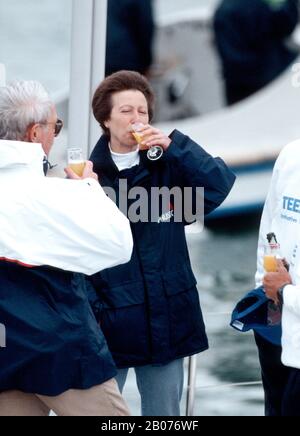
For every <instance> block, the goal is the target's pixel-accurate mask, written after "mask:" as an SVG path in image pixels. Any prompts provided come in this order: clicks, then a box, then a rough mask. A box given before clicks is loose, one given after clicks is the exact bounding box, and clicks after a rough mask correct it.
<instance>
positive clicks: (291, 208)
mask: <svg viewBox="0 0 300 436" xmlns="http://www.w3.org/2000/svg"><path fill="white" fill-rule="evenodd" d="M269 232H274V233H275V234H276V237H277V240H278V242H279V243H280V251H281V255H282V256H283V257H285V258H286V260H287V261H288V262H289V264H290V274H291V277H292V283H293V284H292V285H288V286H286V287H285V288H284V293H283V300H284V305H283V314H282V331H283V333H282V349H283V352H282V362H283V363H284V364H285V365H286V366H291V367H293V368H299V369H300V140H298V141H295V142H292V143H290V144H288V145H287V146H286V147H285V148H284V149H283V150H282V152H281V153H280V155H279V157H278V159H277V161H276V164H275V167H274V170H273V176H272V181H271V186H270V189H269V193H268V196H267V199H266V203H265V206H264V211H263V215H262V220H261V226H260V233H259V241H258V253H257V272H256V277H255V279H256V285H257V286H259V285H261V283H262V278H263V275H264V269H263V254H264V245H265V244H266V243H267V239H266V234H267V233H269Z"/></svg>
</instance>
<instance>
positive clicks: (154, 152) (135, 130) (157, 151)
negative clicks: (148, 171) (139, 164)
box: [131, 123, 164, 160]
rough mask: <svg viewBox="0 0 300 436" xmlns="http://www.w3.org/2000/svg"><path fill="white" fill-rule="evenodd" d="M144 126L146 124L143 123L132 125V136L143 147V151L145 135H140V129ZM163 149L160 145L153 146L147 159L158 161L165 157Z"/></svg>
mask: <svg viewBox="0 0 300 436" xmlns="http://www.w3.org/2000/svg"><path fill="white" fill-rule="evenodd" d="M143 126H144V124H142V123H134V124H132V125H131V127H132V132H131V133H132V135H133V137H134V138H135V140H136V142H137V143H138V144H139V145H142V147H140V149H141V150H143V144H142V142H143V135H142V133H140V129H141V128H142V127H143ZM163 152H164V150H163V148H162V147H161V146H160V145H153V146H151V147H150V148H149V149H148V152H147V157H148V159H149V160H158V159H160V158H161V157H162V155H163Z"/></svg>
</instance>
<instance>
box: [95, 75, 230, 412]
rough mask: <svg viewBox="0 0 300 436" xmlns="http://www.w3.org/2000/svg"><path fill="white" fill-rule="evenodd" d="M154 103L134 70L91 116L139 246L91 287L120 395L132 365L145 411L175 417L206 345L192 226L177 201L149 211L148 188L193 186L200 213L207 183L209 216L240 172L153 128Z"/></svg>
mask: <svg viewBox="0 0 300 436" xmlns="http://www.w3.org/2000/svg"><path fill="white" fill-rule="evenodd" d="M153 101H154V96H153V93H152V90H151V88H150V85H149V82H148V81H147V80H146V79H145V78H144V77H143V76H141V75H140V74H138V73H136V72H132V71H121V72H118V73H115V74H113V75H111V76H109V77H107V78H106V79H105V80H104V81H103V82H102V83H101V84H100V85H99V87H98V89H97V90H96V92H95V94H94V98H93V111H94V116H95V118H96V120H97V121H98V122H99V124H100V126H101V128H102V129H103V132H104V134H103V135H102V136H101V138H100V140H99V142H98V143H97V145H96V147H95V148H94V150H93V152H92V155H91V157H90V159H91V161H92V162H93V164H94V171H95V172H96V173H97V174H98V176H99V182H100V183H101V185H102V186H103V187H105V188H107V192H115V193H116V201H117V204H118V205H119V207H120V209H121V210H123V206H122V204H123V203H124V197H122V196H123V192H122V188H121V189H120V190H119V186H122V185H120V182H122V183H123V184H124V181H126V184H127V186H128V189H130V190H131V191H129V192H131V193H130V194H129V196H128V211H127V210H125V211H124V210H123V212H124V213H125V214H127V213H128V216H129V219H130V220H131V229H132V233H133V239H134V249H133V255H132V257H131V260H130V262H129V263H127V264H125V265H121V266H118V267H115V268H109V269H107V270H105V271H102V272H100V273H99V274H96V275H93V276H92V282H93V284H94V287H95V288H96V290H97V293H98V297H99V300H100V302H101V303H102V310H101V311H100V314H99V319H100V325H101V328H102V329H103V332H104V335H105V337H106V339H107V342H108V345H109V348H110V351H111V353H112V355H113V358H114V360H115V362H116V365H117V367H118V368H119V372H118V375H117V381H118V383H119V386H120V389H121V391H122V389H123V387H124V384H125V381H126V376H127V372H128V368H131V367H133V368H134V369H135V372H136V377H137V384H138V389H139V392H140V395H141V401H142V414H143V415H146V416H158V415H165V416H172V415H179V414H180V409H179V405H180V399H181V395H182V389H183V358H184V357H186V356H191V355H193V354H196V353H199V352H201V351H204V350H206V349H207V348H208V341H207V337H206V333H205V327H204V323H203V319H202V313H201V308H200V304H199V296H198V291H197V287H196V280H195V277H194V275H193V272H192V269H191V264H190V260H189V253H188V249H187V243H186V237H185V224H187V221H186V219H185V218H184V217H183V218H182V219H181V220H176V219H175V217H174V216H175V215H176V206H175V201H174V203H172V201H171V202H169V203H167V204H166V205H165V207H163V206H162V205H161V208H160V209H159V210H157V211H153V209H154V205H153V201H152V202H151V192H152V191H151V190H152V189H153V188H154V189H155V188H162V187H167V188H169V189H171V188H174V187H178V188H180V189H181V190H182V189H183V188H184V187H186V188H187V187H189V188H191V191H192V194H193V195H192V201H191V203H190V207H191V208H192V209H195V206H196V205H195V203H196V202H197V201H200V200H201V199H199V198H197V193H196V188H197V187H204V189H205V191H204V192H205V194H204V198H203V197H202V202H203V200H204V205H203V206H204V212H205V214H208V213H210V212H212V211H213V210H215V209H216V208H217V207H218V206H219V205H220V204H221V203H222V202H223V201H224V199H225V198H226V196H227V195H228V193H229V192H230V190H231V188H232V185H233V183H234V180H235V176H234V175H233V174H232V172H231V171H230V170H229V169H228V168H227V166H226V165H225V163H224V162H223V161H222V160H221V159H220V158H213V157H212V156H210V155H209V154H208V153H207V152H206V151H205V150H204V149H203V148H202V147H201V146H199V145H198V144H196V143H195V142H194V141H193V140H192V139H190V138H189V137H188V136H186V135H184V134H183V133H181V132H179V131H177V130H175V131H174V132H173V133H172V134H171V135H170V136H167V135H165V134H164V133H163V132H162V131H160V130H159V129H157V128H155V127H153V126H151V125H150V124H149V123H150V122H151V119H152V117H153V110H154V107H153ZM135 123H141V126H140V127H139V132H138V133H139V135H140V136H142V138H143V142H142V144H140V147H138V145H137V141H136V139H135V138H134V137H133V135H132V125H134V124H135ZM154 145H160V146H161V147H162V148H163V150H164V152H163V156H162V157H161V158H160V159H158V160H156V161H151V160H149V159H148V157H147V150H148V149H149V147H151V146H154ZM141 188H143V189H142V190H141ZM135 190H136V192H140V193H141V196H142V197H144V200H143V201H144V202H141V203H140V209H141V215H143V212H145V210H146V212H145V213H144V216H143V219H140V220H136V219H134V217H133V216H131V215H132V210H134V209H133V208H134V202H133V197H134V195H133V194H134V192H135ZM145 193H146V194H148V195H144V194H145ZM121 197H122V198H121ZM142 209H144V210H142ZM149 211H151V212H152V217H150V216H149V220H147V219H146V218H147V214H149V215H151V214H150V212H149ZM154 212H155V213H154Z"/></svg>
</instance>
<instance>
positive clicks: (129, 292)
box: [101, 281, 145, 309]
mask: <svg viewBox="0 0 300 436" xmlns="http://www.w3.org/2000/svg"><path fill="white" fill-rule="evenodd" d="M101 297H102V302H103V308H110V309H112V308H121V307H127V306H135V305H137V304H143V303H144V301H145V293H144V283H143V282H142V281H138V282H134V283H126V284H122V285H120V286H115V287H113V288H109V289H105V290H101Z"/></svg>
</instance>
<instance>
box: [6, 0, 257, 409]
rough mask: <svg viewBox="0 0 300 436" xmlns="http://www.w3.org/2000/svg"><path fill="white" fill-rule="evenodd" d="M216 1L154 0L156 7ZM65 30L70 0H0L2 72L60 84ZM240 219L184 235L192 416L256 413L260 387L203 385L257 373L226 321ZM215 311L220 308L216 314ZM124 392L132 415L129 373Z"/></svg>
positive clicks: (251, 242)
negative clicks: (197, 308) (195, 323)
mask: <svg viewBox="0 0 300 436" xmlns="http://www.w3.org/2000/svg"><path fill="white" fill-rule="evenodd" d="M216 1H217V0H172V1H171V0H156V13H157V14H158V15H161V14H163V15H167V14H169V13H172V12H173V11H175V10H180V9H187V8H191V7H199V6H202V5H205V4H207V3H208V2H209V3H210V4H215V3H216ZM70 31H71V0H63V1H61V0H43V1H40V0H26V1H24V0H0V40H1V45H0V62H3V63H5V64H6V66H7V75H8V79H9V80H10V79H37V80H40V81H42V82H43V83H44V84H45V86H46V87H47V88H48V89H49V90H50V91H51V92H54V91H57V90H59V89H62V88H65V87H67V86H68V81H69V63H70V39H71V38H70ZM243 221H245V222H244V224H245V226H244V229H243V230H242V229H241V228H235V231H234V230H233V229H232V228H231V229H230V230H228V229H226V228H224V227H221V228H218V229H217V230H214V231H213V230H208V229H206V230H205V231H204V232H203V233H201V234H198V235H190V236H189V237H188V243H189V248H190V253H191V260H192V264H193V268H194V271H195V274H196V277H197V280H198V289H199V292H200V297H201V302H202V307H203V312H204V317H205V321H206V325H207V331H208V336H209V341H210V346H211V349H210V350H209V351H208V352H205V353H201V354H200V355H199V356H198V371H197V383H196V386H197V390H196V408H195V414H196V415H262V414H263V405H262V391H261V388H257V387H255V386H254V387H250V388H241V387H239V388H232V387H226V386H225V387H220V386H219V387H214V388H211V389H207V388H206V387H207V386H211V385H213V386H215V385H219V384H220V383H221V384H222V385H224V384H225V385H227V384H231V383H233V382H245V381H255V380H258V379H259V368H258V360H257V354H256V349H255V346H254V344H253V339H252V335H251V334H241V333H238V332H236V331H234V330H233V329H231V328H230V327H229V326H228V324H229V315H228V313H229V312H231V310H232V308H233V306H234V303H235V302H236V301H237V300H238V299H239V298H240V297H241V296H242V295H243V293H245V292H246V290H248V289H251V288H252V287H253V277H254V272H255V256H256V242H257V228H258V225H257V223H255V224H254V225H253V224H252V225H250V224H249V223H247V219H246V218H243ZM245 228H246V230H245ZM219 312H221V313H223V315H216V313H219ZM224 313H225V314H224ZM125 396H126V398H127V400H128V402H129V404H130V407H131V409H132V412H133V413H134V414H137V413H138V411H139V401H138V396H137V393H136V387H135V382H134V375H133V373H130V376H129V380H128V384H127V386H126V389H125ZM183 413H184V404H183Z"/></svg>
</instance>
